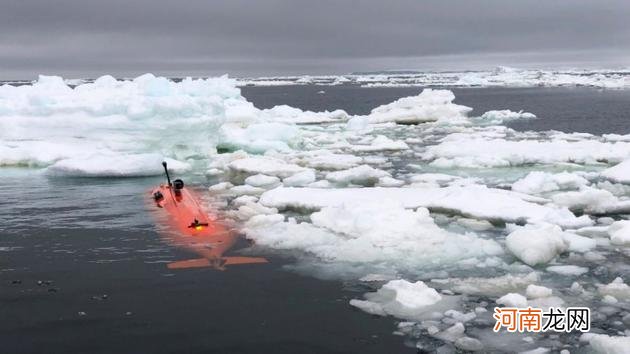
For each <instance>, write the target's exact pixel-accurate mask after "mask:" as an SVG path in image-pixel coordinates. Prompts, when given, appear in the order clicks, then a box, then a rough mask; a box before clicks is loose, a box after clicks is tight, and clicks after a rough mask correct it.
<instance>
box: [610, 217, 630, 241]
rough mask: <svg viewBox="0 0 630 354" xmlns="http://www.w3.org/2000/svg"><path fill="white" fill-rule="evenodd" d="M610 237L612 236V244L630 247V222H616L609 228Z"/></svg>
mask: <svg viewBox="0 0 630 354" xmlns="http://www.w3.org/2000/svg"><path fill="white" fill-rule="evenodd" d="M608 235H609V236H610V242H612V243H613V244H615V245H629V244H630V221H629V220H621V221H615V222H614V223H613V224H612V225H610V226H609V227H608Z"/></svg>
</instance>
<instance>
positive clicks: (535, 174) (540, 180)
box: [512, 171, 589, 194]
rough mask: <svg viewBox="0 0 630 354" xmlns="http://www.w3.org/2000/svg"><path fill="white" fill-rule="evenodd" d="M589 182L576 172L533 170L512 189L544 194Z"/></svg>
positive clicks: (526, 192) (575, 187)
mask: <svg viewBox="0 0 630 354" xmlns="http://www.w3.org/2000/svg"><path fill="white" fill-rule="evenodd" d="M588 183H589V182H588V180H586V179H585V178H584V177H581V176H579V175H577V174H575V173H569V172H562V173H555V174H554V173H548V172H541V171H532V172H530V173H529V174H528V175H527V176H525V177H524V178H522V179H519V180H518V181H516V182H514V184H512V190H513V191H516V192H520V193H525V194H542V193H547V192H553V191H559V190H566V189H578V188H580V187H582V186H585V185H587V184H588Z"/></svg>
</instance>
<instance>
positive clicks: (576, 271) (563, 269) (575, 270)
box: [547, 265, 588, 276]
mask: <svg viewBox="0 0 630 354" xmlns="http://www.w3.org/2000/svg"><path fill="white" fill-rule="evenodd" d="M547 271H548V272H552V273H557V274H562V275H573V276H580V275H582V274H585V273H588V268H586V267H579V266H576V265H557V266H549V267H547Z"/></svg>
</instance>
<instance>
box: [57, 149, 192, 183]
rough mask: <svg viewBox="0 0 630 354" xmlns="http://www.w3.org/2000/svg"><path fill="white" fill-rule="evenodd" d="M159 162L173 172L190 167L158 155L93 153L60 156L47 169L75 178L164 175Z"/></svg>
mask: <svg viewBox="0 0 630 354" xmlns="http://www.w3.org/2000/svg"><path fill="white" fill-rule="evenodd" d="M162 161H166V162H167V163H168V169H169V170H170V171H171V172H173V173H184V172H186V171H188V170H190V168H191V166H190V165H189V164H187V163H185V162H180V161H177V160H173V159H169V158H164V157H163V156H161V155H157V154H129V155H122V156H121V155H114V156H107V155H94V156H90V157H87V158H69V159H62V160H59V161H57V162H55V163H54V164H52V165H51V166H49V167H48V168H46V173H47V174H49V175H53V176H74V177H142V176H158V175H162V174H164V169H163V168H162Z"/></svg>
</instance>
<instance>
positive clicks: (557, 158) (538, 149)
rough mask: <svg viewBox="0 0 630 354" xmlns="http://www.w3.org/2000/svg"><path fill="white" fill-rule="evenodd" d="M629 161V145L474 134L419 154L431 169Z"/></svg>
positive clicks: (453, 137)
mask: <svg viewBox="0 0 630 354" xmlns="http://www.w3.org/2000/svg"><path fill="white" fill-rule="evenodd" d="M629 157H630V143H627V142H617V143H608V142H602V141H598V140H580V141H568V140H563V139H555V140H550V141H539V140H506V139H484V138H479V137H476V136H475V135H474V134H465V135H461V134H453V135H451V136H447V137H446V138H444V139H443V140H442V142H441V143H440V144H437V145H432V146H429V147H427V150H426V152H425V153H424V154H423V158H424V159H425V160H432V162H431V165H433V166H436V167H442V168H454V167H466V168H487V167H511V166H512V167H513V166H521V165H526V164H554V163H561V162H570V163H579V164H600V163H601V162H609V163H615V162H621V161H623V160H625V159H627V158H629Z"/></svg>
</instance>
